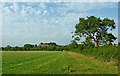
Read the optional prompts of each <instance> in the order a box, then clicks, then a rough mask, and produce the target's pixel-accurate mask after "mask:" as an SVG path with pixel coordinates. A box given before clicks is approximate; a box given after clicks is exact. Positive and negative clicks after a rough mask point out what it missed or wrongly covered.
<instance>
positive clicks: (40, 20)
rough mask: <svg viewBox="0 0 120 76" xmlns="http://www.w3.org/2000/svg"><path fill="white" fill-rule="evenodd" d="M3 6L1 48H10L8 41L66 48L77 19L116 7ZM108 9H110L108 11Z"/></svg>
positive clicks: (36, 4)
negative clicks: (63, 45) (53, 42)
mask: <svg viewBox="0 0 120 76" xmlns="http://www.w3.org/2000/svg"><path fill="white" fill-rule="evenodd" d="M106 4H107V3H106ZM3 5H4V7H3V17H4V19H3V23H4V24H3V34H4V35H3V41H5V42H4V45H7V43H11V44H13V43H12V42H11V41H16V42H18V40H19V41H21V42H23V43H21V44H20V45H22V44H24V43H27V42H30V43H35V42H39V41H44V42H46V41H48V42H49V41H52V40H53V41H55V42H58V43H59V44H67V43H69V42H70V41H71V39H72V38H71V32H72V31H74V30H75V29H74V26H75V25H76V23H78V21H79V20H78V19H79V18H80V17H86V16H88V15H91V12H90V10H94V11H95V10H100V9H104V8H115V7H116V6H115V3H108V4H107V5H105V4H104V3H103V4H100V3H79V2H78V3H77V2H76V3H74V2H72V3H70V2H68V3H59V2H57V3H42V2H41V3H4V4H3ZM110 5H111V6H112V7H109V6H110ZM98 7H100V8H98ZM92 14H93V13H92ZM101 16H102V15H101ZM11 34H12V35H11ZM8 41H9V42H8ZM15 44H16V43H14V45H15Z"/></svg>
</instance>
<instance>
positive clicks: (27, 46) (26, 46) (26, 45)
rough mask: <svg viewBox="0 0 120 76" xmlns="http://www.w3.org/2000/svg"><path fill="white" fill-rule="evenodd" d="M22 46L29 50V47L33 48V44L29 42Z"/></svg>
mask: <svg viewBox="0 0 120 76" xmlns="http://www.w3.org/2000/svg"><path fill="white" fill-rule="evenodd" d="M24 48H25V50H30V48H33V45H31V44H25V45H24Z"/></svg>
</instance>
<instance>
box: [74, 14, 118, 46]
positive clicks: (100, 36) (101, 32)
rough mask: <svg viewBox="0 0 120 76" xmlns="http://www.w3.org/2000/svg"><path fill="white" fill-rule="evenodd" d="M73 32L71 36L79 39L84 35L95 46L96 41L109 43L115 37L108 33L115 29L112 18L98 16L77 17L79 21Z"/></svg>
mask: <svg viewBox="0 0 120 76" xmlns="http://www.w3.org/2000/svg"><path fill="white" fill-rule="evenodd" d="M75 29H76V30H75V32H73V33H74V35H73V36H72V37H74V38H75V40H78V41H79V40H80V38H81V37H85V39H86V40H89V41H91V42H94V44H95V47H97V46H98V42H103V43H109V44H111V43H112V42H113V41H114V40H116V37H115V36H114V35H113V34H112V33H109V32H110V31H112V30H113V29H115V22H114V20H111V19H108V18H104V19H101V18H100V17H99V18H97V17H94V16H90V17H87V18H79V23H78V24H76V26H75Z"/></svg>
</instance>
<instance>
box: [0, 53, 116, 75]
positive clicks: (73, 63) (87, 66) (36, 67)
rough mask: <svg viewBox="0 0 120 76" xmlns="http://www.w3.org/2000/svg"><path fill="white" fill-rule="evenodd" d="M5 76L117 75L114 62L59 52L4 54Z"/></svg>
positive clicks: (3, 66)
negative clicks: (11, 75)
mask: <svg viewBox="0 0 120 76" xmlns="http://www.w3.org/2000/svg"><path fill="white" fill-rule="evenodd" d="M2 73H3V74H117V73H118V67H117V66H114V63H113V62H111V63H110V62H109V63H108V62H101V61H99V60H96V59H94V58H93V57H88V56H85V55H82V54H78V53H73V52H58V51H17V52H14V51H8V52H2Z"/></svg>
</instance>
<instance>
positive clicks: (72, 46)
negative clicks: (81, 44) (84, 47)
mask: <svg viewBox="0 0 120 76" xmlns="http://www.w3.org/2000/svg"><path fill="white" fill-rule="evenodd" d="M69 46H70V48H72V49H73V48H77V47H78V44H77V42H76V41H75V40H73V41H71V44H70V45H69Z"/></svg>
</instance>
